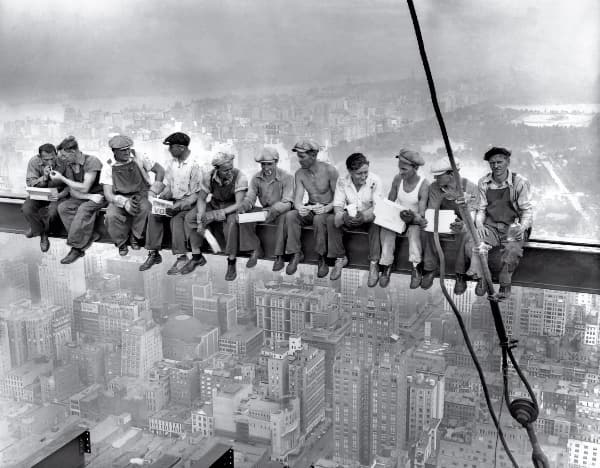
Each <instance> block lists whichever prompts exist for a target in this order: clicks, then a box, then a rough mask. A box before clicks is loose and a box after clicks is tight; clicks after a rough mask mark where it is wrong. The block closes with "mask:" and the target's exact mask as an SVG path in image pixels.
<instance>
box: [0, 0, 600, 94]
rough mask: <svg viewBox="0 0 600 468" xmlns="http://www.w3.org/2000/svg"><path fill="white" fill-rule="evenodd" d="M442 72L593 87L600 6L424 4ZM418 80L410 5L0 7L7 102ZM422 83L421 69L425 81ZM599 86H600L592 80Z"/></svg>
mask: <svg viewBox="0 0 600 468" xmlns="http://www.w3.org/2000/svg"><path fill="white" fill-rule="evenodd" d="M415 3H416V4H417V9H418V12H419V14H420V16H421V22H422V27H423V33H424V35H425V40H426V46H427V48H428V52H429V54H430V60H431V63H432V67H433V70H434V73H435V74H436V75H437V76H442V75H443V76H448V77H455V76H465V75H472V74H489V73H494V74H498V75H499V76H510V75H509V73H510V70H511V67H512V68H514V69H516V70H517V71H519V72H523V73H526V74H528V76H530V77H531V80H537V81H538V82H539V86H540V90H541V93H547V94H549V95H551V94H552V93H553V92H555V89H559V88H561V87H564V88H567V89H569V88H571V87H573V88H576V87H580V86H592V84H594V83H595V84H597V77H598V63H600V60H599V58H600V54H599V44H600V38H599V36H600V34H599V31H600V1H598V0H416V1H415ZM413 71H415V73H417V74H422V71H421V68H420V63H419V62H418V56H417V49H416V43H415V40H414V36H413V29H412V25H411V24H410V19H409V15H408V9H407V6H406V2H405V1H404V0H394V1H391V0H372V1H368V0H301V1H292V0H218V1H217V0H210V1H207V0H121V1H119V0H102V1H99V0H0V99H2V100H5V101H6V100H9V101H23V100H24V99H25V100H32V101H33V100H37V99H40V98H47V99H52V98H53V97H65V96H68V97H81V96H87V97H106V96H121V95H131V94H149V95H157V94H164V93H169V92H172V93H180V94H193V95H202V94H203V93H210V92H215V91H219V92H223V91H230V90H236V89H240V88H254V87H263V88H264V87H270V86H279V85H292V84H304V83H311V84H313V83H325V82H327V83H331V82H336V81H343V80H345V79H346V78H348V77H349V78H352V79H353V80H355V81H358V80H366V79H388V78H396V77H403V76H407V75H409V74H410V73H411V72H413ZM417 76H419V75H417ZM595 80H596V81H595Z"/></svg>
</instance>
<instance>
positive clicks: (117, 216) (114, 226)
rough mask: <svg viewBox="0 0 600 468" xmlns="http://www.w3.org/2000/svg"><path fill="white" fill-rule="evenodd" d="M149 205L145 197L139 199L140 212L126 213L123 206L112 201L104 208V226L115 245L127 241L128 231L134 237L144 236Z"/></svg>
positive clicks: (123, 243)
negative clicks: (120, 206)
mask: <svg viewBox="0 0 600 468" xmlns="http://www.w3.org/2000/svg"><path fill="white" fill-rule="evenodd" d="M150 209H151V205H150V202H149V201H148V199H147V198H146V197H143V198H142V199H141V201H140V212H139V213H138V214H136V215H131V214H129V213H127V211H126V210H125V208H119V207H118V206H117V205H115V204H114V203H111V204H110V205H108V208H107V209H106V218H105V219H106V227H107V229H108V234H109V235H110V238H111V239H112V241H113V242H114V243H115V245H116V246H117V247H121V246H122V245H125V244H126V243H127V240H128V239H129V233H130V232H131V233H132V234H133V235H134V237H135V238H136V239H141V238H142V237H143V236H144V230H145V229H146V222H147V221H148V213H149V212H150Z"/></svg>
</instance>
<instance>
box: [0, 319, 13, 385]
mask: <svg viewBox="0 0 600 468" xmlns="http://www.w3.org/2000/svg"><path fill="white" fill-rule="evenodd" d="M10 361H11V356H10V342H9V338H8V324H7V323H6V322H5V321H4V320H3V319H2V318H0V380H2V379H3V378H4V376H5V375H6V373H7V372H8V371H9V370H11V369H12V364H11V362H10Z"/></svg>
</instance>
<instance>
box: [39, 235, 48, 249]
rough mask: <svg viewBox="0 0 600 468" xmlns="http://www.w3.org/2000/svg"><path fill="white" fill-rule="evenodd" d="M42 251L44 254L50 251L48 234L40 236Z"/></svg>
mask: <svg viewBox="0 0 600 468" xmlns="http://www.w3.org/2000/svg"><path fill="white" fill-rule="evenodd" d="M40 249H41V251H42V252H48V249H50V239H48V234H47V233H45V232H42V233H41V234H40Z"/></svg>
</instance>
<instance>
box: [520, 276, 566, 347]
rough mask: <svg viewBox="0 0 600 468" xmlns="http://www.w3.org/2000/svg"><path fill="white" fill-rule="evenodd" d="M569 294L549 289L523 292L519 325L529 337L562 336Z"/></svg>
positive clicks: (564, 328)
mask: <svg viewBox="0 0 600 468" xmlns="http://www.w3.org/2000/svg"><path fill="white" fill-rule="evenodd" d="M569 302H570V301H569V293H567V292H564V291H553V290H550V289H533V288H531V289H527V290H525V291H524V292H523V298H522V303H521V310H520V317H519V325H520V328H521V331H522V333H523V334H527V335H529V336H563V335H564V334H565V330H566V321H567V312H568V310H569Z"/></svg>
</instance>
